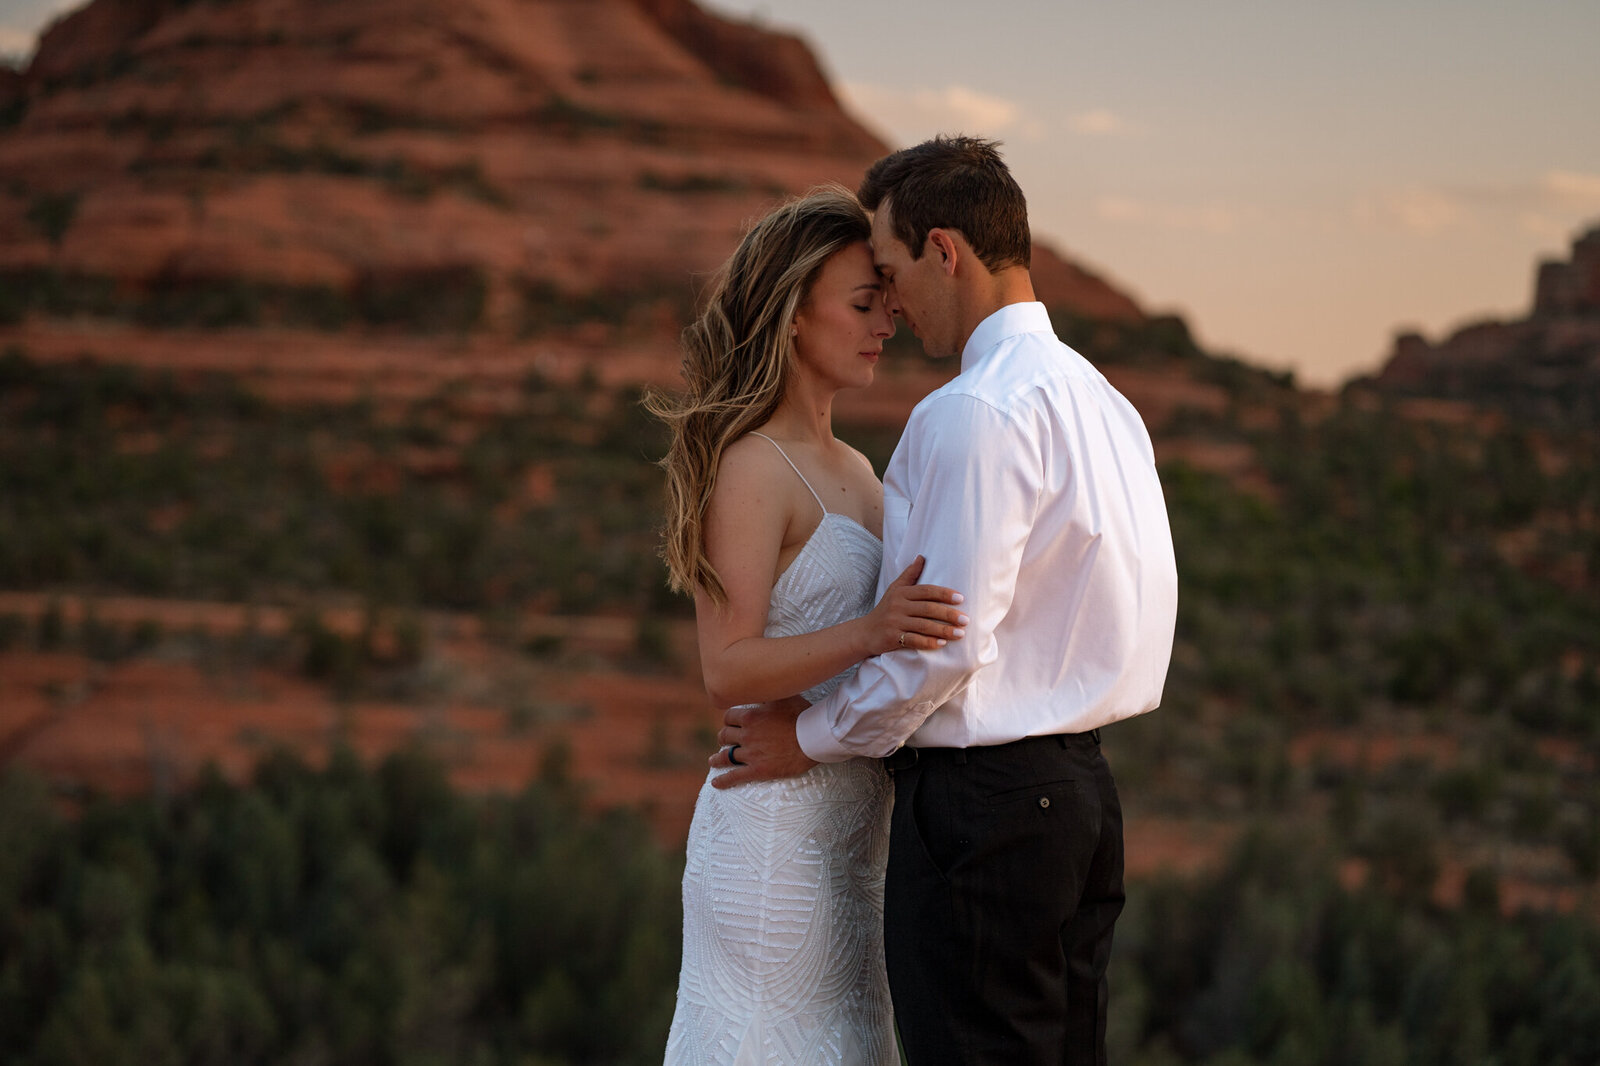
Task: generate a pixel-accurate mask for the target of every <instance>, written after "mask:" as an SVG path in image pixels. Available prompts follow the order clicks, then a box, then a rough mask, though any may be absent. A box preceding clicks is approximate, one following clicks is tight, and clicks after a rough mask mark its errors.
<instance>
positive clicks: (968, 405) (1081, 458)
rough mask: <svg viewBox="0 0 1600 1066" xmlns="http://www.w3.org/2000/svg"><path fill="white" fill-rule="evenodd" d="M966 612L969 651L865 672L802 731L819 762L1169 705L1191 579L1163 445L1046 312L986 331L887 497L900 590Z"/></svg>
mask: <svg viewBox="0 0 1600 1066" xmlns="http://www.w3.org/2000/svg"><path fill="white" fill-rule="evenodd" d="M918 555H923V556H926V557H927V566H926V568H925V569H924V570H923V573H922V578H921V580H922V582H923V583H927V584H936V585H948V586H949V587H951V588H953V589H956V590H957V591H959V592H961V593H962V594H963V595H964V596H965V600H964V602H963V603H962V605H961V610H962V611H963V612H964V613H965V614H966V615H967V616H968V617H969V618H970V619H971V623H970V624H969V625H968V626H967V627H966V637H965V639H962V640H956V641H951V642H950V643H949V644H948V645H947V646H945V647H943V648H940V649H939V650H937V651H932V652H925V651H895V652H890V653H889V654H886V655H879V656H877V657H875V658H872V659H868V660H867V661H865V662H864V663H862V664H861V668H860V670H859V671H857V673H856V675H855V676H854V677H853V678H850V679H849V680H847V681H846V682H845V683H844V684H843V685H841V686H840V687H839V688H838V689H836V690H835V691H834V692H833V694H832V695H830V696H829V697H828V698H826V699H824V700H823V701H822V702H820V703H818V704H816V705H814V706H812V707H809V708H807V709H806V710H805V711H804V712H803V713H802V714H801V715H800V718H799V720H798V722H797V724H796V731H797V734H798V739H799V742H800V747H801V749H802V750H803V751H805V753H806V754H807V755H808V756H810V757H811V758H813V759H816V760H817V761H819V762H838V761H841V760H843V759H847V758H849V757H850V756H853V755H868V756H882V755H887V754H889V753H890V752H892V751H894V750H895V749H896V748H898V747H900V745H901V744H903V743H909V744H912V745H914V746H917V747H937V748H965V747H972V746H977V745H990V744H1004V743H1006V742H1008V741H1012V740H1018V739H1020V738H1022V737H1026V736H1035V735H1040V734H1047V733H1082V732H1087V731H1088V730H1090V729H1094V728H1097V727H1099V726H1102V725H1106V724H1107V723H1110V722H1115V721H1118V720H1120V719H1123V718H1129V717H1132V716H1133V715H1136V714H1142V713H1143V712H1145V711H1148V710H1151V709H1152V708H1154V707H1155V706H1156V705H1157V704H1158V703H1159V702H1160V700H1161V688H1162V685H1163V684H1164V683H1165V681H1166V676H1167V664H1168V662H1169V660H1170V658H1171V655H1172V634H1173V626H1174V623H1175V620H1176V614H1177V605H1178V576H1177V567H1176V563H1175V561H1174V559H1173V553H1172V532H1171V529H1170V527H1169V526H1168V524H1167V509H1166V502H1165V500H1164V499H1163V497H1162V493H1161V483H1160V481H1159V480H1158V479H1157V476H1156V469H1155V453H1154V450H1153V449H1152V448H1151V445H1150V436H1149V434H1148V433H1147V432H1146V431H1145V427H1144V423H1143V421H1141V420H1140V418H1139V414H1138V412H1137V411H1135V410H1134V409H1133V405H1132V404H1130V403H1128V401H1127V400H1126V399H1125V398H1123V396H1122V394H1121V393H1119V392H1117V390H1116V389H1114V388H1112V387H1111V384H1110V383H1109V382H1107V381H1106V379H1105V377H1104V376H1103V375H1102V374H1101V373H1100V372H1099V371H1098V370H1096V369H1095V368H1094V367H1093V366H1091V365H1090V364H1089V362H1088V361H1087V360H1085V359H1084V358H1083V356H1081V355H1079V354H1078V353H1077V352H1075V351H1073V350H1072V349H1071V348H1069V347H1067V346H1066V345H1064V344H1062V343H1061V341H1059V340H1058V339H1057V338H1056V335H1055V331H1054V330H1053V329H1052V327H1051V325H1050V316H1049V315H1048V314H1047V313H1046V311H1045V308H1044V305H1043V304H1039V303H1020V304H1011V305H1009V306H1007V307H1003V308H1001V309H1000V310H999V311H996V312H995V313H994V314H992V315H990V316H989V317H988V318H986V319H984V320H983V322H981V323H980V324H979V325H978V328H977V329H976V330H974V331H973V333H972V336H971V337H970V338H969V339H968V340H967V345H966V348H965V350H964V351H963V352H962V354H961V373H960V374H959V375H958V376H957V377H956V378H955V379H954V380H953V381H951V382H949V383H948V384H947V385H945V386H943V387H942V388H939V389H936V390H935V391H934V392H932V393H930V394H929V395H928V396H927V398H925V399H924V400H923V401H922V402H921V403H919V404H918V405H917V406H916V409H915V410H913V411H912V412H911V417H910V420H909V421H908V422H907V423H906V429H905V433H904V434H903V435H902V436H901V438H900V443H899V444H898V445H897V446H896V448H895V451H894V455H893V457H892V458H890V460H889V467H888V469H887V470H886V471H885V472H884V479H883V569H882V573H881V575H880V576H879V578H878V594H879V596H880V597H881V596H882V594H883V590H884V588H885V586H887V584H888V583H889V582H890V581H891V580H893V579H894V577H895V576H896V575H898V574H899V573H900V572H901V571H902V570H904V569H905V568H906V566H908V565H909V564H910V563H911V561H912V560H913V559H914V558H916V557H917V556H918Z"/></svg>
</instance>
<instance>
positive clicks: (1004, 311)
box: [961, 301, 1055, 372]
mask: <svg viewBox="0 0 1600 1066" xmlns="http://www.w3.org/2000/svg"><path fill="white" fill-rule="evenodd" d="M1024 333H1048V334H1050V335H1051V336H1055V329H1054V328H1053V327H1052V326H1051V325H1050V312H1048V311H1046V310H1045V308H1044V304H1042V303H1038V302H1034V301H1030V302H1027V303H1016V304H1007V305H1006V306H1004V307H1002V308H1000V310H998V311H996V312H995V313H994V314H992V315H990V316H989V317H988V318H986V319H984V320H983V321H982V322H979V323H978V328H977V329H975V330H973V331H972V336H970V337H968V338H967V345H966V347H965V348H963V349H961V369H962V371H963V372H965V371H968V370H970V369H972V368H973V367H975V366H977V365H978V364H979V363H980V362H982V361H983V357H984V356H986V355H988V354H989V353H990V352H991V351H993V350H994V349H995V347H996V346H997V345H999V343H1000V342H1001V341H1003V340H1006V339H1007V338H1009V337H1016V336H1020V335H1021V334H1024Z"/></svg>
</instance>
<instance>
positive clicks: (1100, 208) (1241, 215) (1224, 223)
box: [1094, 196, 1249, 234]
mask: <svg viewBox="0 0 1600 1066" xmlns="http://www.w3.org/2000/svg"><path fill="white" fill-rule="evenodd" d="M1094 212H1095V214H1096V215H1097V216H1099V217H1100V218H1102V219H1104V220H1105V221H1107V222H1117V223H1122V224H1125V225H1133V226H1156V227H1160V228H1162V229H1174V230H1191V231H1195V232H1200V233H1213V234H1223V233H1232V232H1233V231H1234V230H1236V229H1238V228H1239V226H1240V225H1242V224H1243V223H1244V222H1245V221H1246V218H1247V216H1248V214H1249V212H1246V211H1243V210H1241V209H1239V208H1236V207H1229V206H1226V205H1223V204H1201V205H1192V204H1164V203H1153V202H1151V201H1148V200H1137V199H1134V198H1133V197H1129V196H1102V197H1100V198H1098V199H1097V200H1095V202H1094Z"/></svg>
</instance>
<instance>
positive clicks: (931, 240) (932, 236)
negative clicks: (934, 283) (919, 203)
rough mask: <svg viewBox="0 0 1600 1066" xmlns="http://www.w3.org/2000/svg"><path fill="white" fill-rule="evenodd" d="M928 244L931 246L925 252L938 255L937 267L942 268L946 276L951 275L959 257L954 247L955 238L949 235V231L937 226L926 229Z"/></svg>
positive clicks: (959, 254)
mask: <svg viewBox="0 0 1600 1066" xmlns="http://www.w3.org/2000/svg"><path fill="white" fill-rule="evenodd" d="M928 244H930V245H931V246H932V247H930V248H929V249H928V252H927V254H936V255H938V256H939V269H941V270H943V271H944V272H945V275H946V276H953V275H954V274H955V272H956V262H957V261H958V260H959V259H960V258H961V252H960V249H959V248H957V247H956V242H955V239H954V238H953V237H951V236H950V231H949V230H944V229H939V228H938V227H935V228H933V229H930V230H929V231H928Z"/></svg>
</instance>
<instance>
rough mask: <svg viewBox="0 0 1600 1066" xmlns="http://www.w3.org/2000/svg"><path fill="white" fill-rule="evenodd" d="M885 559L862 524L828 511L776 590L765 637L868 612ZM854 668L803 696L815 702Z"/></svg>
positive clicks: (811, 628) (807, 630) (796, 632)
mask: <svg viewBox="0 0 1600 1066" xmlns="http://www.w3.org/2000/svg"><path fill="white" fill-rule="evenodd" d="M882 559H883V545H882V544H881V543H880V542H879V541H878V538H877V537H874V536H873V535H872V534H871V533H869V532H868V531H867V530H866V529H865V528H863V527H862V525H861V524H860V523H859V522H857V521H855V520H854V519H852V518H849V517H846V516H845V515H842V514H838V513H837V512H834V511H827V512H824V514H823V516H822V521H821V522H819V523H817V528H816V529H815V530H813V531H812V533H811V537H810V539H808V540H807V541H806V542H805V544H804V546H802V547H801V549H800V553H799V554H798V555H796V556H795V557H794V559H793V560H792V561H791V562H790V563H789V565H788V567H787V568H785V570H784V571H783V573H782V574H780V575H779V576H778V580H777V582H776V583H774V584H773V586H772V599H771V602H770V604H769V605H768V608H767V628H766V631H765V633H764V635H765V636H768V637H792V636H798V635H799V634H801V633H810V632H812V631H814V630H818V629H823V628H826V627H827V626H832V625H838V624H839V623H840V622H847V621H849V620H850V619H852V618H859V617H860V616H861V615H864V614H866V613H867V612H868V611H870V610H871V609H872V605H873V602H874V599H875V597H876V595H877V591H878V566H879V564H880V563H881V561H882ZM855 669H856V668H855V667H854V666H852V667H850V668H849V669H848V670H846V671H845V672H844V673H841V674H838V675H837V676H835V677H832V678H830V679H828V680H827V681H824V682H822V683H821V684H820V685H816V686H814V687H812V688H809V689H807V690H806V691H805V692H804V693H802V695H803V696H805V698H806V700H807V701H808V702H810V703H816V702H817V701H818V700H820V699H822V698H823V697H824V696H826V695H828V693H830V692H832V691H833V690H834V689H835V688H837V687H838V686H839V684H840V682H842V681H843V680H844V679H845V678H847V677H849V676H850V675H851V674H852V673H854V672H855Z"/></svg>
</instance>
